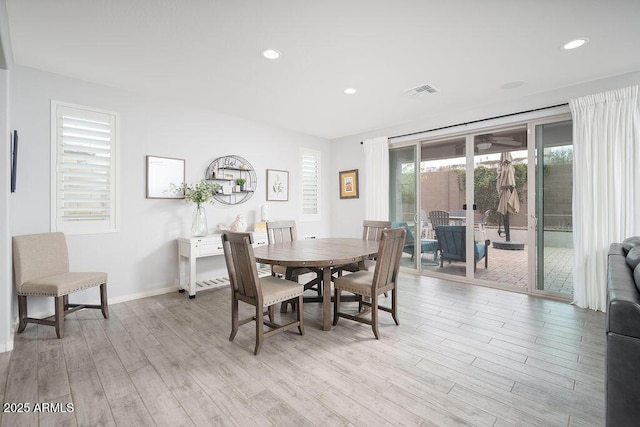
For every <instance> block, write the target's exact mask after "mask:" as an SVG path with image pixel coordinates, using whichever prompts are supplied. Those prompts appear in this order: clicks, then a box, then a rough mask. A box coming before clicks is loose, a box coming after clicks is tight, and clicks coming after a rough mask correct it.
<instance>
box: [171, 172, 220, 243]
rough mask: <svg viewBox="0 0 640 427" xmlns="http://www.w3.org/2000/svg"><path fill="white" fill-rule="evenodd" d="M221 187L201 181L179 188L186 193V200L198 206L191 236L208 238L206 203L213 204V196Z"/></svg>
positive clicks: (194, 214) (194, 215)
mask: <svg viewBox="0 0 640 427" xmlns="http://www.w3.org/2000/svg"><path fill="white" fill-rule="evenodd" d="M219 187H220V185H218V184H217V183H214V182H210V181H207V180H205V179H203V180H201V181H200V182H198V183H197V184H187V183H186V182H185V183H184V184H182V185H181V186H180V187H178V190H181V191H183V192H184V200H185V201H186V202H191V203H195V204H196V210H195V211H194V212H193V222H192V224H191V235H192V236H193V237H202V236H206V235H207V234H208V232H209V228H208V227H207V212H206V211H205V210H204V206H202V205H204V204H205V203H213V195H214V194H215V193H216V192H217V191H218V189H219Z"/></svg>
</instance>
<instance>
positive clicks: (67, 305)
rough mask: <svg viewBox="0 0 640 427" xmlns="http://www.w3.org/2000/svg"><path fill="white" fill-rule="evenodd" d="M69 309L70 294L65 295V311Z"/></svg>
mask: <svg viewBox="0 0 640 427" xmlns="http://www.w3.org/2000/svg"><path fill="white" fill-rule="evenodd" d="M67 310H69V294H66V295H65V296H64V311H67Z"/></svg>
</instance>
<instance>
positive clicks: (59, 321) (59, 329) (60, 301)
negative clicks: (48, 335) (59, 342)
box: [55, 296, 64, 338]
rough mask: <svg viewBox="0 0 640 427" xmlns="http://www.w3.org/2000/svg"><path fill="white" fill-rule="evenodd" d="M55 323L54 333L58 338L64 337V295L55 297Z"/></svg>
mask: <svg viewBox="0 0 640 427" xmlns="http://www.w3.org/2000/svg"><path fill="white" fill-rule="evenodd" d="M55 299H56V302H55V306H56V308H55V323H56V335H57V336H58V338H63V337H64V296H61V297H55Z"/></svg>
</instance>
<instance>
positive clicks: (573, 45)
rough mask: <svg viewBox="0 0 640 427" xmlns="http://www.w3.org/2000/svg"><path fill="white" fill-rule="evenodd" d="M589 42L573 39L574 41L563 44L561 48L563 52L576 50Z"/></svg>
mask: <svg viewBox="0 0 640 427" xmlns="http://www.w3.org/2000/svg"><path fill="white" fill-rule="evenodd" d="M588 41H589V39H575V40H571V41H570V42H569V43H565V44H564V45H563V46H562V48H563V49H564V50H571V49H577V48H579V47H580V46H584V45H585V44H587V42H588Z"/></svg>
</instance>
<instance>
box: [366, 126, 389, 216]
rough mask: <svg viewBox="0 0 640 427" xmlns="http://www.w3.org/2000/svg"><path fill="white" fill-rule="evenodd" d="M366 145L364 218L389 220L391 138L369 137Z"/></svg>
mask: <svg viewBox="0 0 640 427" xmlns="http://www.w3.org/2000/svg"><path fill="white" fill-rule="evenodd" d="M362 145H363V146H364V164H365V173H364V178H365V179H364V203H365V211H364V214H365V217H364V219H368V220H374V221H387V220H389V139H388V138H387V137H386V136H381V137H378V138H372V139H367V140H364V141H363V142H362Z"/></svg>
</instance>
